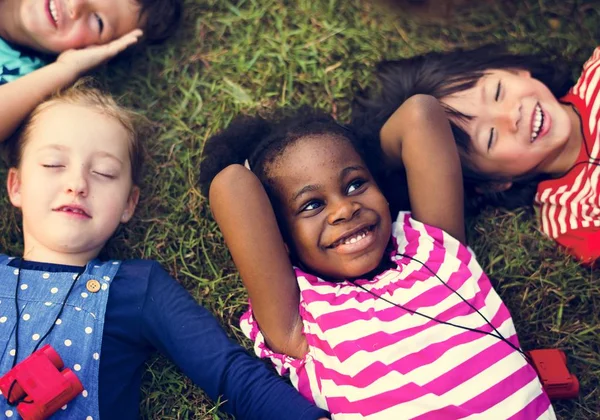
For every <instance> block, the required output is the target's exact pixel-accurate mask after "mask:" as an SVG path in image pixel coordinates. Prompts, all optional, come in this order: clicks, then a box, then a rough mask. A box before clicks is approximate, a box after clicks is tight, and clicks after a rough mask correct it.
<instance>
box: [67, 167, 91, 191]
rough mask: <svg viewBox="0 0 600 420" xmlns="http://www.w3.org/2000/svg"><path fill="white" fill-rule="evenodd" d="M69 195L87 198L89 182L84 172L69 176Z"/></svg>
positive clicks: (75, 172) (73, 173)
mask: <svg viewBox="0 0 600 420" xmlns="http://www.w3.org/2000/svg"><path fill="white" fill-rule="evenodd" d="M66 189H67V193H70V194H74V195H82V196H84V197H85V196H86V195H87V193H88V180H87V177H86V175H85V173H83V171H73V172H72V173H71V174H69V179H68V182H67V188H66Z"/></svg>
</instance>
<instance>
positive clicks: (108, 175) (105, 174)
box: [94, 171, 116, 179]
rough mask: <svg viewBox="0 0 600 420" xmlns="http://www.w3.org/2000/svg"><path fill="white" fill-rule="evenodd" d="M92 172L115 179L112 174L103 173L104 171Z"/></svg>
mask: <svg viewBox="0 0 600 420" xmlns="http://www.w3.org/2000/svg"><path fill="white" fill-rule="evenodd" d="M94 173H95V174H96V175H100V176H102V177H104V178H108V179H115V178H116V177H115V176H114V175H111V174H107V173H104V172H98V171H94Z"/></svg>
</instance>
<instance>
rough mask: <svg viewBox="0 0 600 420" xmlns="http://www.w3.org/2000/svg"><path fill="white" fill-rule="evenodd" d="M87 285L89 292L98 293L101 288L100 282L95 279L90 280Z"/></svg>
mask: <svg viewBox="0 0 600 420" xmlns="http://www.w3.org/2000/svg"><path fill="white" fill-rule="evenodd" d="M85 287H86V289H88V292H92V293H96V292H97V291H99V290H100V282H99V281H98V280H94V279H92V280H88V281H87V283H86V284H85Z"/></svg>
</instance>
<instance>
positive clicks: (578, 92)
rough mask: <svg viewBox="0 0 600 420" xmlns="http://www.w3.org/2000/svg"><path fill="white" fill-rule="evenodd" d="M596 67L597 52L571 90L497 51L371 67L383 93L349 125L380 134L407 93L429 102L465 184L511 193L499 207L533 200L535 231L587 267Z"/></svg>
mask: <svg viewBox="0 0 600 420" xmlns="http://www.w3.org/2000/svg"><path fill="white" fill-rule="evenodd" d="M598 67H600V49H596V50H595V52H594V54H593V55H592V57H591V58H590V59H589V60H588V61H587V62H586V64H585V65H584V67H583V71H582V73H581V76H580V77H579V80H578V81H577V83H576V84H575V85H573V83H572V82H571V79H570V77H569V74H570V72H569V71H568V69H567V68H565V67H564V66H563V65H562V64H561V63H557V62H556V61H553V62H552V63H551V64H550V62H549V61H548V60H547V59H546V58H545V57H542V56H519V55H512V54H508V53H506V52H505V51H503V50H502V49H500V48H498V47H482V48H479V49H476V50H472V51H454V52H450V53H430V54H426V55H423V56H419V57H412V58H408V59H404V60H398V61H384V62H382V63H380V64H379V65H378V67H377V73H378V76H379V78H380V80H381V84H382V89H381V95H380V96H379V97H377V98H375V99H367V98H365V97H362V98H361V97H359V98H358V100H357V103H358V105H359V106H358V107H356V112H355V114H354V119H355V121H373V123H371V127H372V128H371V129H372V130H373V131H379V129H380V128H381V127H382V126H385V124H386V123H385V120H386V118H387V116H389V115H391V114H392V112H393V111H394V110H395V109H396V108H397V107H398V106H399V105H400V104H401V103H403V102H404V101H405V100H406V99H407V98H409V97H410V96H412V95H415V94H428V95H432V96H434V97H436V98H437V99H439V100H440V101H441V103H442V104H443V106H444V107H445V109H446V111H447V115H448V117H449V119H450V122H451V125H452V128H453V132H454V136H455V140H456V142H457V144H458V146H459V152H460V154H461V160H462V164H463V165H462V166H463V175H464V177H465V185H466V188H467V189H468V190H469V189H470V190H472V191H473V192H476V193H492V194H494V193H498V192H504V191H507V192H511V193H513V194H512V196H511V198H512V199H515V198H516V201H515V202H511V200H510V199H509V200H508V201H507V198H506V197H507V195H501V196H500V198H499V199H498V198H497V197H496V198H495V199H492V200H490V201H491V202H492V203H494V202H495V203H499V204H502V205H508V206H511V205H515V204H516V205H522V204H525V203H530V202H531V201H535V204H536V205H537V207H538V209H539V215H540V222H541V223H540V224H541V230H542V231H543V232H544V233H545V234H546V235H548V236H549V237H551V238H553V239H554V240H555V241H556V242H558V243H559V244H560V245H562V246H563V247H565V248H566V249H567V251H568V252H569V253H570V254H572V255H574V256H575V257H576V258H578V259H579V260H581V261H582V262H584V263H592V262H594V261H595V260H597V259H598V258H599V257H600V182H599V176H600V167H599V166H600V131H599V130H598V125H599V122H600V98H599V97H598V92H599V91H600V83H598V82H599V80H600V71H598ZM569 88H570V89H569ZM361 105H362V106H361ZM469 192H470V191H467V194H469ZM478 195H480V196H481V194H478ZM524 200H528V201H524Z"/></svg>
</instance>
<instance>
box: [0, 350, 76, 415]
mask: <svg viewBox="0 0 600 420" xmlns="http://www.w3.org/2000/svg"><path fill="white" fill-rule="evenodd" d="M63 367H64V363H63V361H62V359H61V358H60V356H59V355H58V353H57V352H56V351H55V350H54V349H53V348H52V347H51V346H50V345H49V344H46V345H45V346H44V347H42V348H41V349H39V350H37V351H36V352H35V353H33V354H32V355H31V356H29V357H28V358H26V359H25V360H23V361H22V362H21V363H19V364H18V365H16V366H15V367H14V368H12V369H11V370H10V371H9V372H8V373H7V374H6V375H4V376H3V377H2V378H0V390H1V391H2V395H4V396H5V397H6V398H8V401H9V403H10V404H17V412H18V413H19V414H20V415H21V417H23V420H43V419H47V418H48V417H50V416H51V415H52V414H54V413H55V412H56V411H57V410H58V409H60V408H61V407H62V406H63V405H65V404H66V403H68V402H69V401H71V400H72V399H73V398H75V397H76V396H77V395H78V394H80V393H81V391H83V385H82V384H81V381H80V380H79V379H78V378H77V376H76V375H75V374H74V373H73V372H72V371H71V369H68V368H67V369H63V370H61V369H62V368H63ZM13 383H14V385H13ZM11 386H12V389H11ZM9 391H10V395H9Z"/></svg>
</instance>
